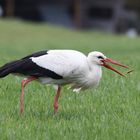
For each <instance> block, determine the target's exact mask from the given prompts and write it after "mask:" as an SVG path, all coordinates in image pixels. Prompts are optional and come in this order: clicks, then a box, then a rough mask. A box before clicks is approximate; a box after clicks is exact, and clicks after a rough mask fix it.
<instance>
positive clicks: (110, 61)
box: [102, 58, 128, 76]
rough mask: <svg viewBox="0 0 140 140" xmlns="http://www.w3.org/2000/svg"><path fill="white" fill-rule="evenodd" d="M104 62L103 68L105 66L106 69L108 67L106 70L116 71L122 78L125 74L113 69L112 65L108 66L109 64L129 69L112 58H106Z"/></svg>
mask: <svg viewBox="0 0 140 140" xmlns="http://www.w3.org/2000/svg"><path fill="white" fill-rule="evenodd" d="M102 62H103V64H102V66H104V67H106V68H108V69H110V70H112V71H115V72H116V73H118V74H120V75H121V76H125V75H124V74H122V73H121V72H119V71H118V70H116V69H114V68H112V67H111V66H110V65H108V64H107V62H108V63H112V64H115V65H118V66H121V67H124V68H128V66H125V65H123V64H121V63H119V62H117V61H115V60H113V59H111V58H106V59H104V60H102Z"/></svg>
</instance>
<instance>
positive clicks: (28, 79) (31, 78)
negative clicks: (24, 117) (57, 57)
mask: <svg viewBox="0 0 140 140" xmlns="http://www.w3.org/2000/svg"><path fill="white" fill-rule="evenodd" d="M36 79H37V78H36V77H28V78H27V79H24V80H22V82H21V96H20V114H22V113H23V112H24V88H25V86H26V85H27V84H28V83H29V82H31V81H33V80H36Z"/></svg>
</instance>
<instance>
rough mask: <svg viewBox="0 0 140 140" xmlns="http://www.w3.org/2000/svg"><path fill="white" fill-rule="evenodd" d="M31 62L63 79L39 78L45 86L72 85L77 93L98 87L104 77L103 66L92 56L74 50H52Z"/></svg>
mask: <svg viewBox="0 0 140 140" xmlns="http://www.w3.org/2000/svg"><path fill="white" fill-rule="evenodd" d="M31 60H32V61H33V62H34V63H36V64H37V65H38V66H40V67H42V68H46V69H49V70H51V71H53V72H55V73H57V74H58V75H61V76H62V77H63V79H59V80H58V79H57V80H56V79H53V78H47V77H46V78H45V77H42V78H39V81H40V82H41V83H43V84H54V85H59V86H61V85H66V84H71V87H72V88H73V89H74V90H75V91H79V90H81V89H82V90H84V89H87V88H91V87H95V86H97V85H98V83H99V81H100V79H101V76H102V70H101V66H100V65H98V64H96V63H94V62H92V57H91V54H89V55H88V56H86V55H84V54H83V53H81V52H78V51H74V50H63V51H61V50H51V51H48V52H47V54H46V55H43V56H39V57H32V58H31Z"/></svg>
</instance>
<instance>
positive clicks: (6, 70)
mask: <svg viewBox="0 0 140 140" xmlns="http://www.w3.org/2000/svg"><path fill="white" fill-rule="evenodd" d="M18 64H19V60H17V61H12V62H10V63H7V64H5V65H3V66H2V67H0V78H3V77H5V76H7V75H8V74H10V73H13V72H14V71H15V69H16V68H17V66H18Z"/></svg>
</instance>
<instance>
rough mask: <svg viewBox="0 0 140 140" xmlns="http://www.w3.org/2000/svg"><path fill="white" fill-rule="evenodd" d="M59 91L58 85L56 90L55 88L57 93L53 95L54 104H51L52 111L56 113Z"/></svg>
mask: <svg viewBox="0 0 140 140" xmlns="http://www.w3.org/2000/svg"><path fill="white" fill-rule="evenodd" d="M60 91H61V87H60V86H59V87H58V90H57V93H56V95H55V97H54V104H53V106H54V113H57V111H58V98H59V96H60Z"/></svg>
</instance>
